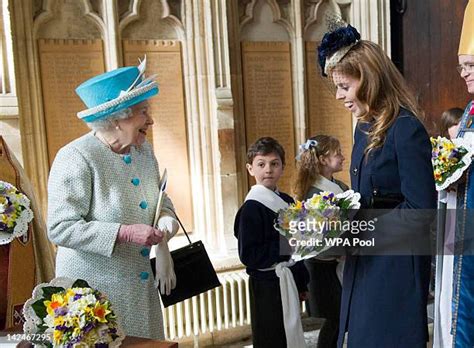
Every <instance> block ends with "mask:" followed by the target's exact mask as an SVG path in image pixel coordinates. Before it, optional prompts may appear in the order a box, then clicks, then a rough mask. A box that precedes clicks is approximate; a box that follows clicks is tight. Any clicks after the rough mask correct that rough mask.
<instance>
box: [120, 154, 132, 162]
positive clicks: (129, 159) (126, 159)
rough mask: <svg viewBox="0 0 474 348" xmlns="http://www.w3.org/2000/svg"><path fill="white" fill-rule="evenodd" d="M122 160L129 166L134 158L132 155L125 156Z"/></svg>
mask: <svg viewBox="0 0 474 348" xmlns="http://www.w3.org/2000/svg"><path fill="white" fill-rule="evenodd" d="M122 159H123V161H124V162H125V163H127V164H130V163H132V156H130V155H125V156H123V157H122Z"/></svg>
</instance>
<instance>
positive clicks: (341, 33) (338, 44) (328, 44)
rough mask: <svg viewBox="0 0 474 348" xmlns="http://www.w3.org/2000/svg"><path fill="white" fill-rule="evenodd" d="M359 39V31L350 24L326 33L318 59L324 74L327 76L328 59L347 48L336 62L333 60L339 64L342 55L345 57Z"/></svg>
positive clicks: (319, 48) (320, 46) (319, 49)
mask: <svg viewBox="0 0 474 348" xmlns="http://www.w3.org/2000/svg"><path fill="white" fill-rule="evenodd" d="M359 40H360V34H359V32H358V31H357V29H356V28H354V27H353V26H351V25H350V24H347V25H345V26H342V27H341V26H340V27H338V28H337V29H335V30H333V31H329V32H327V33H326V34H324V37H323V40H322V41H321V45H319V47H318V60H319V66H320V67H321V73H322V75H323V76H327V71H326V70H327V66H326V61H327V60H328V59H329V58H330V57H331V56H332V55H334V54H335V53H336V52H337V51H339V50H341V49H343V48H346V50H345V52H344V54H342V55H341V56H340V57H339V59H338V60H337V61H336V62H333V64H337V62H338V61H339V60H341V59H342V57H344V55H345V54H346V53H347V52H348V51H349V49H350V48H351V47H352V46H354V45H355V44H356V43H357V42H358V41H359Z"/></svg>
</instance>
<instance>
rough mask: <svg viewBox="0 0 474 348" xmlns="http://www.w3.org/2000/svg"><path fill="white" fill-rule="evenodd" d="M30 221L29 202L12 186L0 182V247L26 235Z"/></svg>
mask: <svg viewBox="0 0 474 348" xmlns="http://www.w3.org/2000/svg"><path fill="white" fill-rule="evenodd" d="M32 219H33V212H32V211H31V209H30V200H29V199H28V198H27V197H26V196H25V195H24V194H23V193H21V192H20V191H18V189H17V188H16V187H15V186H13V185H12V184H9V183H8V182H5V181H0V245H3V244H8V243H10V242H11V241H12V240H13V239H14V238H17V237H21V236H24V235H26V233H27V232H28V223H29V222H30V221H31V220H32Z"/></svg>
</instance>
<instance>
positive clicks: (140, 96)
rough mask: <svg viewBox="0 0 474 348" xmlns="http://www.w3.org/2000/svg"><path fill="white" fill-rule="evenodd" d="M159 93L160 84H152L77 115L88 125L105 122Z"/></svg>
mask: <svg viewBox="0 0 474 348" xmlns="http://www.w3.org/2000/svg"><path fill="white" fill-rule="evenodd" d="M158 92H159V89H158V84H157V83H156V82H152V83H150V84H148V85H145V86H143V87H140V88H137V89H135V90H133V91H131V92H130V93H127V94H125V95H123V96H120V97H118V98H116V99H114V100H112V101H109V102H107V103H104V104H101V105H99V106H97V107H94V108H92V109H87V110H83V111H80V112H78V113H77V117H79V118H80V119H81V120H83V121H84V122H86V123H90V122H94V121H99V120H104V119H106V118H107V117H109V116H110V115H111V114H113V113H115V112H117V111H120V110H124V109H126V108H129V107H131V106H133V105H136V104H139V103H141V102H142V101H145V100H147V99H149V98H151V97H153V96H155V95H157V94H158Z"/></svg>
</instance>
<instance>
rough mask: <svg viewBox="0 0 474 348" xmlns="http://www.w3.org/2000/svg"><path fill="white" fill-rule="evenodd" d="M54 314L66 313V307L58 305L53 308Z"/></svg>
mask: <svg viewBox="0 0 474 348" xmlns="http://www.w3.org/2000/svg"><path fill="white" fill-rule="evenodd" d="M54 314H56V315H66V314H67V308H66V307H58V308H56V309H55V310H54Z"/></svg>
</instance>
